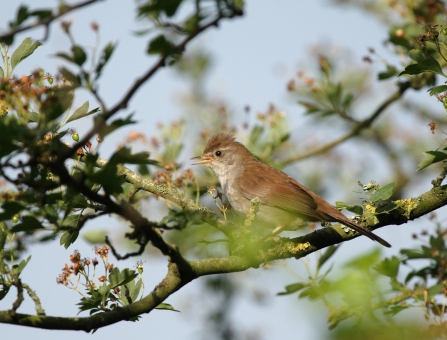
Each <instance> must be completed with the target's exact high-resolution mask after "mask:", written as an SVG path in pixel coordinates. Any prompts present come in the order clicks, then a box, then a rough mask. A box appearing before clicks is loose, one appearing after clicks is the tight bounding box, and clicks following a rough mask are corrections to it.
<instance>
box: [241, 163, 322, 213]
mask: <svg viewBox="0 0 447 340" xmlns="http://www.w3.org/2000/svg"><path fill="white" fill-rule="evenodd" d="M260 164H262V163H260ZM271 169H272V168H271ZM259 170H260V169H259ZM275 172H277V173H276V174H277V175H278V176H269V178H267V177H266V176H265V175H264V173H265V172H264V171H257V172H256V173H254V174H253V172H252V173H251V174H247V175H244V176H240V178H239V183H238V184H239V188H240V190H241V192H242V195H243V196H244V197H245V198H247V199H249V200H251V199H253V198H255V197H258V198H259V199H260V200H261V201H262V204H265V205H269V206H274V207H278V208H281V209H284V210H287V211H290V212H292V213H296V214H297V215H303V217H304V218H305V219H308V220H320V218H321V216H319V214H318V212H317V211H316V209H317V203H316V202H315V199H314V198H313V196H312V195H311V194H309V192H308V189H306V188H304V187H302V186H301V185H300V184H298V183H297V182H296V181H295V180H294V179H292V178H291V177H288V176H287V177H286V176H284V174H283V173H280V171H279V170H276V169H275ZM270 174H271V172H270Z"/></svg>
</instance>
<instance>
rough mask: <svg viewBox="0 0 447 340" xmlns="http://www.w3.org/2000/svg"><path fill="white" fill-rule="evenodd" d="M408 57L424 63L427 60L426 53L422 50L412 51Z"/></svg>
mask: <svg viewBox="0 0 447 340" xmlns="http://www.w3.org/2000/svg"><path fill="white" fill-rule="evenodd" d="M408 56H409V57H410V58H411V59H413V60H414V61H417V62H422V61H424V59H425V58H424V53H423V52H422V51H421V50H410V51H409V52H408Z"/></svg>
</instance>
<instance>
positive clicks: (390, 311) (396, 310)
mask: <svg viewBox="0 0 447 340" xmlns="http://www.w3.org/2000/svg"><path fill="white" fill-rule="evenodd" d="M410 307H411V306H409V305H398V306H396V305H394V306H388V310H387V311H385V312H383V314H385V315H391V316H394V315H396V314H397V313H399V312H401V311H403V310H405V309H408V308H410Z"/></svg>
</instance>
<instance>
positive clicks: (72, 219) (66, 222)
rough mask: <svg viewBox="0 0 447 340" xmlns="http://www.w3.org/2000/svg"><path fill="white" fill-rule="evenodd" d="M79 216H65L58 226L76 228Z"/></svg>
mask: <svg viewBox="0 0 447 340" xmlns="http://www.w3.org/2000/svg"><path fill="white" fill-rule="evenodd" d="M81 216H82V215H81V214H73V215H70V216H67V217H66V218H64V219H63V220H62V221H61V222H60V226H61V227H70V228H77V227H78V223H79V220H80V218H81Z"/></svg>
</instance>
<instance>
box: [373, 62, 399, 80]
mask: <svg viewBox="0 0 447 340" xmlns="http://www.w3.org/2000/svg"><path fill="white" fill-rule="evenodd" d="M396 75H397V69H396V68H395V67H394V66H391V65H386V71H384V72H380V73H379V74H378V75H377V77H378V79H379V80H385V79H388V78H391V77H394V76H396Z"/></svg>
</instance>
